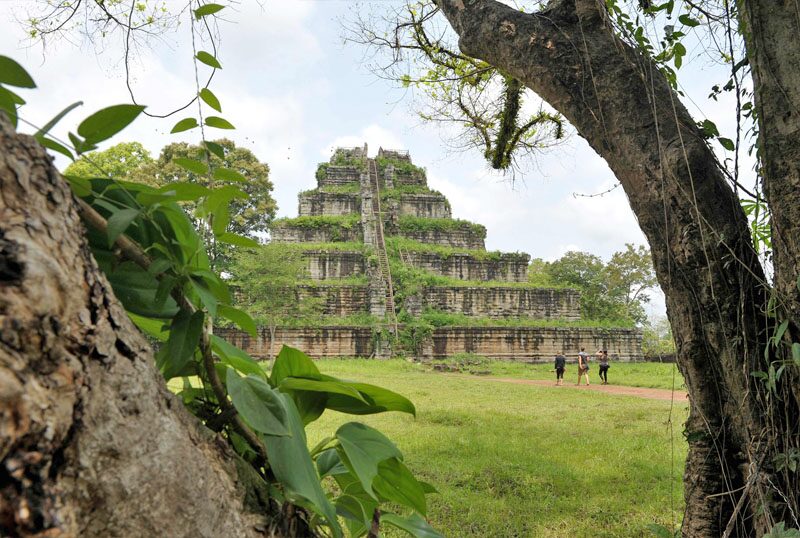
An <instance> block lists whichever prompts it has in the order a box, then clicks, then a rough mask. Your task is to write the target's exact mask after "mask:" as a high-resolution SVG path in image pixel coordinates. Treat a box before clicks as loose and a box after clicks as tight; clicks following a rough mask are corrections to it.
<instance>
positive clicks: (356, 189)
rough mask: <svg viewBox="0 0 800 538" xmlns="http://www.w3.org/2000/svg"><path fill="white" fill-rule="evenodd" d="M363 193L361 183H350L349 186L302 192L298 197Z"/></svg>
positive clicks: (334, 186)
mask: <svg viewBox="0 0 800 538" xmlns="http://www.w3.org/2000/svg"><path fill="white" fill-rule="evenodd" d="M360 192H361V184H360V183H348V184H347V185H325V186H324V187H318V188H316V189H308V190H305V191H300V192H299V193H298V195H297V196H298V197H299V198H302V197H304V196H310V195H314V194H321V193H324V194H359V193H360Z"/></svg>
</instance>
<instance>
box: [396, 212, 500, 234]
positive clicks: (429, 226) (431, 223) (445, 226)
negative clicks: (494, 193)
mask: <svg viewBox="0 0 800 538" xmlns="http://www.w3.org/2000/svg"><path fill="white" fill-rule="evenodd" d="M397 224H398V228H399V229H400V231H401V232H411V233H413V232H452V231H463V232H467V233H469V234H471V235H474V236H476V237H479V238H481V239H485V238H486V227H485V226H483V225H482V224H476V223H474V222H469V221H466V220H460V219H429V218H425V217H412V216H409V215H404V216H402V217H400V218H399V219H397Z"/></svg>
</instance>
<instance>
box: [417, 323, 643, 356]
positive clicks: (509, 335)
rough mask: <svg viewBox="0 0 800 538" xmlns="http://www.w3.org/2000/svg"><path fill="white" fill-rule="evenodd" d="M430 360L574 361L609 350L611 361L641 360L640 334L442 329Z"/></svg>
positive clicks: (436, 333)
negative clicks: (466, 356) (461, 356)
mask: <svg viewBox="0 0 800 538" xmlns="http://www.w3.org/2000/svg"><path fill="white" fill-rule="evenodd" d="M432 339H433V349H432V354H433V358H444V357H448V356H451V355H455V354H456V353H475V354H477V355H483V356H485V357H491V358H496V359H512V360H516V361H530V362H547V361H551V360H552V359H553V357H554V356H555V355H556V354H557V353H559V352H563V353H564V354H565V355H566V356H567V357H568V358H576V355H577V353H578V351H580V349H581V348H582V347H583V348H586V351H587V352H588V353H590V354H593V353H595V352H596V351H598V350H600V349H605V350H607V351H608V354H609V356H610V357H611V359H612V360H620V361H630V360H641V359H642V358H643V357H642V332H641V331H640V330H638V329H596V328H579V327H441V328H438V329H435V330H434V331H433V336H432Z"/></svg>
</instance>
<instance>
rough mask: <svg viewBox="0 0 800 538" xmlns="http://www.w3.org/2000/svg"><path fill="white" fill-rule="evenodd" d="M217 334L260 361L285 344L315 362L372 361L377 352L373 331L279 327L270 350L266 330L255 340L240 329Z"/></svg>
mask: <svg viewBox="0 0 800 538" xmlns="http://www.w3.org/2000/svg"><path fill="white" fill-rule="evenodd" d="M214 333H215V334H217V335H219V336H221V337H222V338H224V339H226V340H227V341H228V342H230V343H231V344H233V345H235V346H237V347H239V348H241V349H244V350H245V351H247V352H248V353H249V354H250V355H251V356H253V357H254V358H256V359H260V360H266V359H270V358H272V357H274V356H275V355H277V354H278V352H279V351H280V349H281V346H283V345H284V344H285V345H287V346H291V347H294V348H297V349H300V350H302V351H303V352H305V353H306V354H307V355H309V356H311V357H313V358H315V359H321V358H325V357H370V356H371V355H372V354H373V352H374V349H375V345H374V342H373V340H374V339H373V337H372V329H370V328H369V327H348V326H335V327H314V328H311V327H303V328H289V327H278V328H277V329H276V330H275V341H274V342H273V345H272V349H271V350H270V333H269V329H268V328H266V327H260V328H259V329H258V334H257V335H256V337H255V338H253V337H251V336H250V335H249V334H247V333H246V332H244V331H241V330H239V329H230V328H216V329H214Z"/></svg>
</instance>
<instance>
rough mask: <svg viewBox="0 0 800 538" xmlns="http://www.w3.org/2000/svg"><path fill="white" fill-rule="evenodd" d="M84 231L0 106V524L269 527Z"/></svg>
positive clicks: (8, 532) (180, 529) (32, 530)
mask: <svg viewBox="0 0 800 538" xmlns="http://www.w3.org/2000/svg"><path fill="white" fill-rule="evenodd" d="M83 233H84V230H83V226H82V224H81V222H80V220H79V218H78V214H77V212H76V205H75V203H74V200H73V197H72V194H71V192H70V189H69V187H68V186H67V185H66V183H65V182H64V180H63V179H62V178H61V177H60V175H59V174H58V172H57V171H56V169H55V168H54V167H53V165H52V162H51V159H50V157H48V156H47V155H46V154H45V152H44V150H43V149H42V148H41V147H40V146H39V145H38V144H37V143H36V142H35V141H34V140H33V139H32V138H31V137H28V136H20V135H16V134H15V133H14V132H13V129H12V127H11V126H10V124H9V123H8V122H7V121H6V120H5V118H4V117H3V116H2V115H1V114H0V463H1V464H0V535H3V536H103V537H109V536H124V537H134V536H147V537H152V536H193V537H194V536H207V537H209V538H211V537H219V536H264V535H274V534H275V532H276V531H275V530H274V524H273V522H272V521H271V520H269V519H268V518H267V511H268V510H269V504H270V501H269V498H268V497H267V496H266V495H263V492H264V491H265V488H263V487H259V483H258V480H257V476H256V477H255V478H256V479H255V480H254V479H253V476H252V474H249V473H248V472H247V471H248V469H249V467H248V466H246V465H240V464H238V463H237V462H238V460H237V458H236V457H235V454H234V453H233V452H232V450H230V449H229V448H228V445H227V443H226V442H224V441H223V440H222V439H220V438H218V437H216V436H215V434H213V433H212V432H211V431H209V430H207V429H206V428H205V427H204V426H202V425H201V424H200V423H199V421H198V420H197V419H195V418H194V417H193V416H191V415H190V414H189V413H188V412H187V411H186V410H185V408H184V407H183V404H182V403H181V402H180V401H179V400H178V399H177V398H176V397H174V396H173V395H172V394H170V393H169V392H168V391H167V389H166V387H165V385H164V380H163V378H162V377H161V376H160V374H159V373H158V371H157V370H156V368H155V364H154V361H153V357H152V353H151V350H150V348H149V346H148V344H147V343H146V341H145V340H144V339H143V337H142V336H141V335H140V334H139V332H138V330H137V329H136V328H135V326H134V325H133V324H132V323H131V321H130V320H129V319H128V317H127V315H126V314H125V311H124V310H123V308H122V306H121V305H120V303H119V302H118V301H117V300H116V299H115V298H114V295H113V293H112V291H111V287H110V285H109V284H108V282H107V281H106V279H105V277H104V276H103V275H102V274H101V272H100V271H99V269H98V267H97V264H96V262H95V260H94V258H93V257H92V255H91V253H90V251H89V248H88V246H87V243H86V241H85V239H84V237H83ZM260 493H261V494H260ZM259 512H260V513H259Z"/></svg>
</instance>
